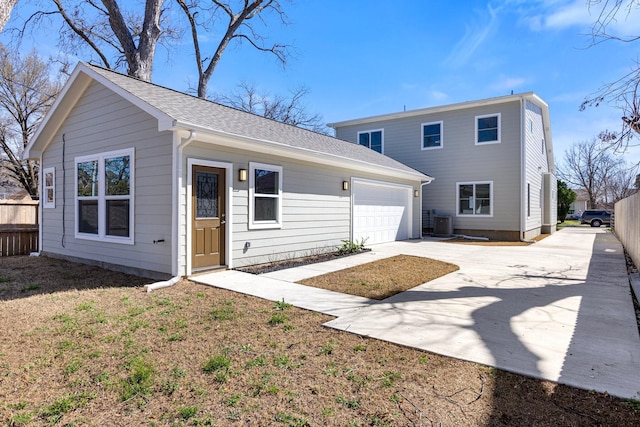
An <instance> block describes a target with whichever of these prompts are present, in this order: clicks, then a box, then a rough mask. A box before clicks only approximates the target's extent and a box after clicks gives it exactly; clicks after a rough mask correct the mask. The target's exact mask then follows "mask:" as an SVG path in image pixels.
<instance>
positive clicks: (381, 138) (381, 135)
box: [356, 128, 384, 154]
mask: <svg viewBox="0 0 640 427" xmlns="http://www.w3.org/2000/svg"><path fill="white" fill-rule="evenodd" d="M373 132H380V154H384V128H383V129H370V130H363V131H360V132H358V136H357V140H356V143H357V144H359V145H362V144H360V135H362V134H363V133H368V134H369V149H370V150H373V148H371V134H372V133H373ZM363 147H366V145H363ZM373 151H376V150H373ZM376 153H377V151H376Z"/></svg>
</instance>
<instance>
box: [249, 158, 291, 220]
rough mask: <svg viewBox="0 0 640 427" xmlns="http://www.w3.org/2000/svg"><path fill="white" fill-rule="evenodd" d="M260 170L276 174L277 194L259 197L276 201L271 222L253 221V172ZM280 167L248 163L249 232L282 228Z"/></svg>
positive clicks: (281, 172)
mask: <svg viewBox="0 0 640 427" xmlns="http://www.w3.org/2000/svg"><path fill="white" fill-rule="evenodd" d="M256 169H262V170H267V171H272V172H278V194H275V195H272V194H262V195H260V197H269V198H274V199H277V210H278V212H277V213H276V219H275V220H272V221H256V220H255V207H254V201H255V170H256ZM282 174H283V171H282V166H276V165H270V164H266V163H256V162H249V230H263V229H278V228H282V197H283V192H282Z"/></svg>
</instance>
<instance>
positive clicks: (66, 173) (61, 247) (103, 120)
mask: <svg viewBox="0 0 640 427" xmlns="http://www.w3.org/2000/svg"><path fill="white" fill-rule="evenodd" d="M24 157H25V158H30V159H37V160H39V161H40V165H41V174H40V189H41V190H40V191H41V197H40V200H41V212H40V218H41V221H40V248H41V252H42V253H43V254H46V255H48V256H52V257H62V258H66V259H71V260H75V261H80V262H85V263H89V264H95V265H100V266H103V267H106V268H111V269H116V270H121V271H126V272H132V273H136V274H139V275H144V276H149V277H154V278H155V277H157V278H166V277H168V276H173V277H178V276H184V275H190V274H192V273H194V272H197V271H201V270H205V269H215V268H233V267H241V266H245V265H251V264H259V263H264V262H271V261H276V260H281V259H286V258H293V257H300V256H304V255H309V254H313V253H318V252H327V251H333V250H335V249H336V247H338V246H341V245H342V242H343V241H344V240H352V241H361V240H362V239H364V240H365V241H366V244H367V245H370V244H375V243H380V242H388V241H392V240H402V239H411V238H420V237H421V229H422V224H421V216H420V209H421V203H422V202H421V195H422V187H423V185H425V184H427V183H429V182H430V181H431V180H432V178H431V177H430V176H428V175H426V174H424V173H422V172H419V171H417V170H415V169H413V168H411V167H408V166H406V165H404V164H402V163H400V162H398V161H396V160H393V159H391V158H390V157H387V156H385V155H382V154H380V153H376V152H375V151H372V150H370V149H368V148H366V147H362V146H359V145H356V144H351V143H349V142H346V141H341V140H338V139H336V138H332V137H329V136H326V135H322V134H319V133H314V132H310V131H308V130H305V129H301V128H298V127H294V126H289V125H286V124H282V123H279V122H276V121H273V120H269V119H265V118H263V117H260V116H257V115H254V114H249V113H246V112H243V111H239V110H236V109H233V108H229V107H226V106H223V105H220V104H216V103H213V102H210V101H207V100H203V99H199V98H196V97H193V96H189V95H186V94H183V93H180V92H176V91H174V90H171V89H167V88H164V87H160V86H157V85H154V84H151V83H147V82H143V81H139V80H137V79H134V78H131V77H128V76H125V75H122V74H119V73H116V72H113V71H110V70H106V69H103V68H99V67H96V66H92V65H88V64H84V63H80V64H79V65H78V66H77V67H76V68H75V70H74V71H73V73H72V74H71V76H70V78H69V80H68V81H67V83H66V85H65V86H64V88H63V90H62V92H61V94H60V95H59V96H58V98H57V100H56V102H55V104H54V105H53V107H52V108H51V110H50V111H49V112H48V114H47V115H46V116H45V118H44V120H43V122H42V124H41V125H40V127H39V128H38V130H37V132H36V134H35V135H34V137H33V139H32V140H31V141H30V143H29V145H28V146H27V148H26V150H25V154H24Z"/></svg>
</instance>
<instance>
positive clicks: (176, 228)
mask: <svg viewBox="0 0 640 427" xmlns="http://www.w3.org/2000/svg"><path fill="white" fill-rule="evenodd" d="M176 136H177V139H178V140H179V138H180V137H179V136H178V135H177V132H175V133H174V137H176ZM195 137H196V132H195V131H194V130H190V131H189V136H188V137H187V139H185V140H184V141H181V142H180V143H179V144H174V147H175V148H174V155H173V159H174V164H173V168H172V169H173V170H172V182H173V187H172V193H173V197H172V198H171V205H172V206H171V236H173V238H172V242H171V260H172V261H171V262H172V265H171V272H172V273H173V276H174V277H172V278H171V279H169V280H164V281H161V282H155V283H151V284H150V285H145V288H146V289H147V292H151V291H154V290H156V289H161V288H167V287H169V286H173V285H175V284H176V283H178V281H179V280H180V279H181V278H182V276H181V275H180V273H179V272H178V270H179V267H180V266H179V253H178V246H179V245H178V241H179V238H180V224H179V222H180V212H179V209H180V203H179V200H178V199H179V195H180V189H181V188H182V163H183V157H182V156H183V154H182V153H183V151H184V147H186V146H187V145H189V144H190V143H191V142H192V141H193V140H194V139H195Z"/></svg>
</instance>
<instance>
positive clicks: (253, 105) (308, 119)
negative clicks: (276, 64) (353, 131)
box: [215, 82, 329, 134]
mask: <svg viewBox="0 0 640 427" xmlns="http://www.w3.org/2000/svg"><path fill="white" fill-rule="evenodd" d="M290 94H291V96H290V97H284V96H281V95H275V96H272V95H270V94H269V93H260V92H258V90H257V89H256V87H255V85H254V84H249V83H246V82H242V83H240V84H239V85H238V89H237V90H236V91H235V92H233V93H231V94H230V95H218V96H216V97H215V100H216V101H217V102H219V103H221V104H225V105H228V106H229V107H233V108H236V109H238V110H242V111H246V112H249V113H253V114H257V115H259V116H263V117H266V118H268V119H272V120H276V121H279V122H282V123H286V124H289V125H293V126H297V127H301V128H304V129H308V130H311V131H314V132H319V133H323V134H328V133H329V129H328V128H327V127H326V125H325V124H324V123H323V120H322V116H321V115H319V114H312V113H309V111H308V110H307V106H306V105H305V104H304V103H303V98H304V97H305V96H306V95H308V94H309V89H307V88H306V87H304V86H302V87H299V88H297V89H295V90H292V91H291V92H290Z"/></svg>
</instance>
